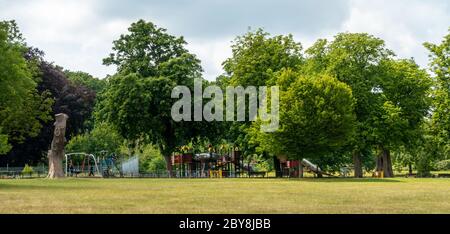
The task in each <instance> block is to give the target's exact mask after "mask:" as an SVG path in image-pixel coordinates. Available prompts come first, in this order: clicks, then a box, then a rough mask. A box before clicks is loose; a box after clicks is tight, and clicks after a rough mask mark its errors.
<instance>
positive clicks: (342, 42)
mask: <svg viewBox="0 0 450 234" xmlns="http://www.w3.org/2000/svg"><path fill="white" fill-rule="evenodd" d="M306 53H307V62H306V65H305V66H304V70H305V72H306V73H309V74H318V73H322V72H325V73H328V74H331V75H332V76H335V77H336V78H337V79H338V80H339V81H342V82H344V83H346V84H348V85H349V86H350V87H351V89H352V92H353V96H354V97H355V99H356V105H355V113H356V127H357V129H356V135H355V136H354V138H353V141H352V143H351V145H352V147H351V148H353V149H352V151H353V162H354V165H355V177H362V176H363V171H362V161H361V152H363V151H365V149H367V148H369V147H371V143H370V142H369V139H368V135H369V132H370V130H371V127H370V121H371V112H373V109H374V108H375V106H376V98H375V97H376V95H377V94H376V92H373V91H374V89H376V87H377V84H378V80H379V78H380V75H379V73H380V65H379V64H380V63H381V61H383V60H386V59H389V58H391V57H392V56H393V55H394V54H393V52H392V51H390V50H388V49H386V47H385V44H384V41H383V40H381V39H378V38H375V37H373V36H370V35H368V34H353V33H341V34H338V35H337V36H336V37H335V38H334V40H333V41H332V42H329V41H327V40H319V41H317V42H316V43H315V44H314V45H313V46H312V47H311V48H309V49H308V50H307V51H306Z"/></svg>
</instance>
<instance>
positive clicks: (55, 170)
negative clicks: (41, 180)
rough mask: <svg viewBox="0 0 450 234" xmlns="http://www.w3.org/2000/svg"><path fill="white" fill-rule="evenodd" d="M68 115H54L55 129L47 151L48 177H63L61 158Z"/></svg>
mask: <svg viewBox="0 0 450 234" xmlns="http://www.w3.org/2000/svg"><path fill="white" fill-rule="evenodd" d="M68 118H69V116H67V115H66V114H57V115H55V124H54V125H55V130H54V132H53V140H52V145H51V148H50V150H49V151H48V176H47V178H49V179H57V178H63V177H64V170H63V165H62V162H63V158H64V145H65V143H66V123H67V119H68Z"/></svg>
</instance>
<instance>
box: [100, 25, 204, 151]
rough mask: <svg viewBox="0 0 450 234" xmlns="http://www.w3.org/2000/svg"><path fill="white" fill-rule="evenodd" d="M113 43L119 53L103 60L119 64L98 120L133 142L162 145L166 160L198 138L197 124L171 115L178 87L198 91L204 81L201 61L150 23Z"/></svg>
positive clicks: (179, 42) (114, 48) (130, 29)
mask: <svg viewBox="0 0 450 234" xmlns="http://www.w3.org/2000/svg"><path fill="white" fill-rule="evenodd" d="M128 31H129V34H126V35H122V36H121V37H120V39H119V40H117V41H115V42H114V47H113V50H114V53H112V54H111V55H110V57H108V58H106V59H105V60H104V63H105V64H107V65H110V64H115V65H117V66H118V73H117V74H116V75H115V76H113V77H111V78H110V79H109V84H108V86H107V89H106V90H105V92H104V94H103V95H102V98H101V99H102V101H101V103H99V108H98V111H97V118H98V119H100V120H105V121H107V122H109V123H111V124H112V125H113V126H115V127H116V128H117V130H118V132H119V133H120V134H121V135H122V136H124V137H125V138H126V139H129V140H131V141H136V140H141V141H145V142H146V143H151V144H154V145H156V146H158V147H159V150H160V151H161V153H162V154H163V155H164V156H165V157H166V160H168V157H169V156H170V155H171V153H172V152H174V150H175V149H176V147H177V146H180V145H183V144H185V143H186V142H189V139H192V138H193V137H196V136H198V131H197V130H203V129H204V128H202V127H200V126H199V125H200V124H198V123H187V122H175V121H173V120H172V117H171V115H170V113H171V107H172V105H173V104H174V102H175V100H174V99H172V98H171V93H172V90H173V88H174V87H175V86H176V85H187V86H188V87H193V83H194V82H193V81H194V78H200V76H201V66H200V61H199V60H198V59H197V58H196V57H195V56H194V55H192V54H189V53H187V50H186V49H185V48H184V45H185V44H186V42H185V41H184V39H183V38H176V37H174V36H171V35H169V34H167V33H166V30H165V29H162V28H157V27H156V26H155V25H154V24H152V23H150V22H145V21H143V20H139V21H138V22H136V23H133V24H132V25H131V27H130V28H129V29H128Z"/></svg>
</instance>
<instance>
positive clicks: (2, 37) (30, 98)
mask: <svg viewBox="0 0 450 234" xmlns="http://www.w3.org/2000/svg"><path fill="white" fill-rule="evenodd" d="M27 50H28V48H27V46H26V43H25V40H24V39H23V37H22V35H21V34H20V31H19V29H18V27H17V25H16V23H15V22H14V21H2V22H0V129H1V130H2V132H0V134H3V135H2V136H1V138H2V140H1V141H0V144H1V145H0V148H2V149H3V150H1V151H2V152H1V153H6V152H7V151H9V149H10V148H11V147H10V146H9V143H5V142H7V140H8V142H23V141H24V139H25V138H26V137H33V136H36V135H37V134H38V133H39V131H40V129H41V127H42V124H41V123H42V122H46V121H48V120H50V115H49V112H50V106H51V104H52V100H51V99H50V98H48V93H38V92H37V90H36V86H37V82H38V81H39V79H38V73H37V72H36V71H37V66H36V61H34V60H27V59H25V55H26V52H27Z"/></svg>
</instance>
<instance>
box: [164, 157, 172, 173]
mask: <svg viewBox="0 0 450 234" xmlns="http://www.w3.org/2000/svg"><path fill="white" fill-rule="evenodd" d="M164 159H165V160H166V168H167V174H168V175H169V178H172V175H173V170H172V156H170V155H168V156H167V155H165V156H164Z"/></svg>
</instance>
